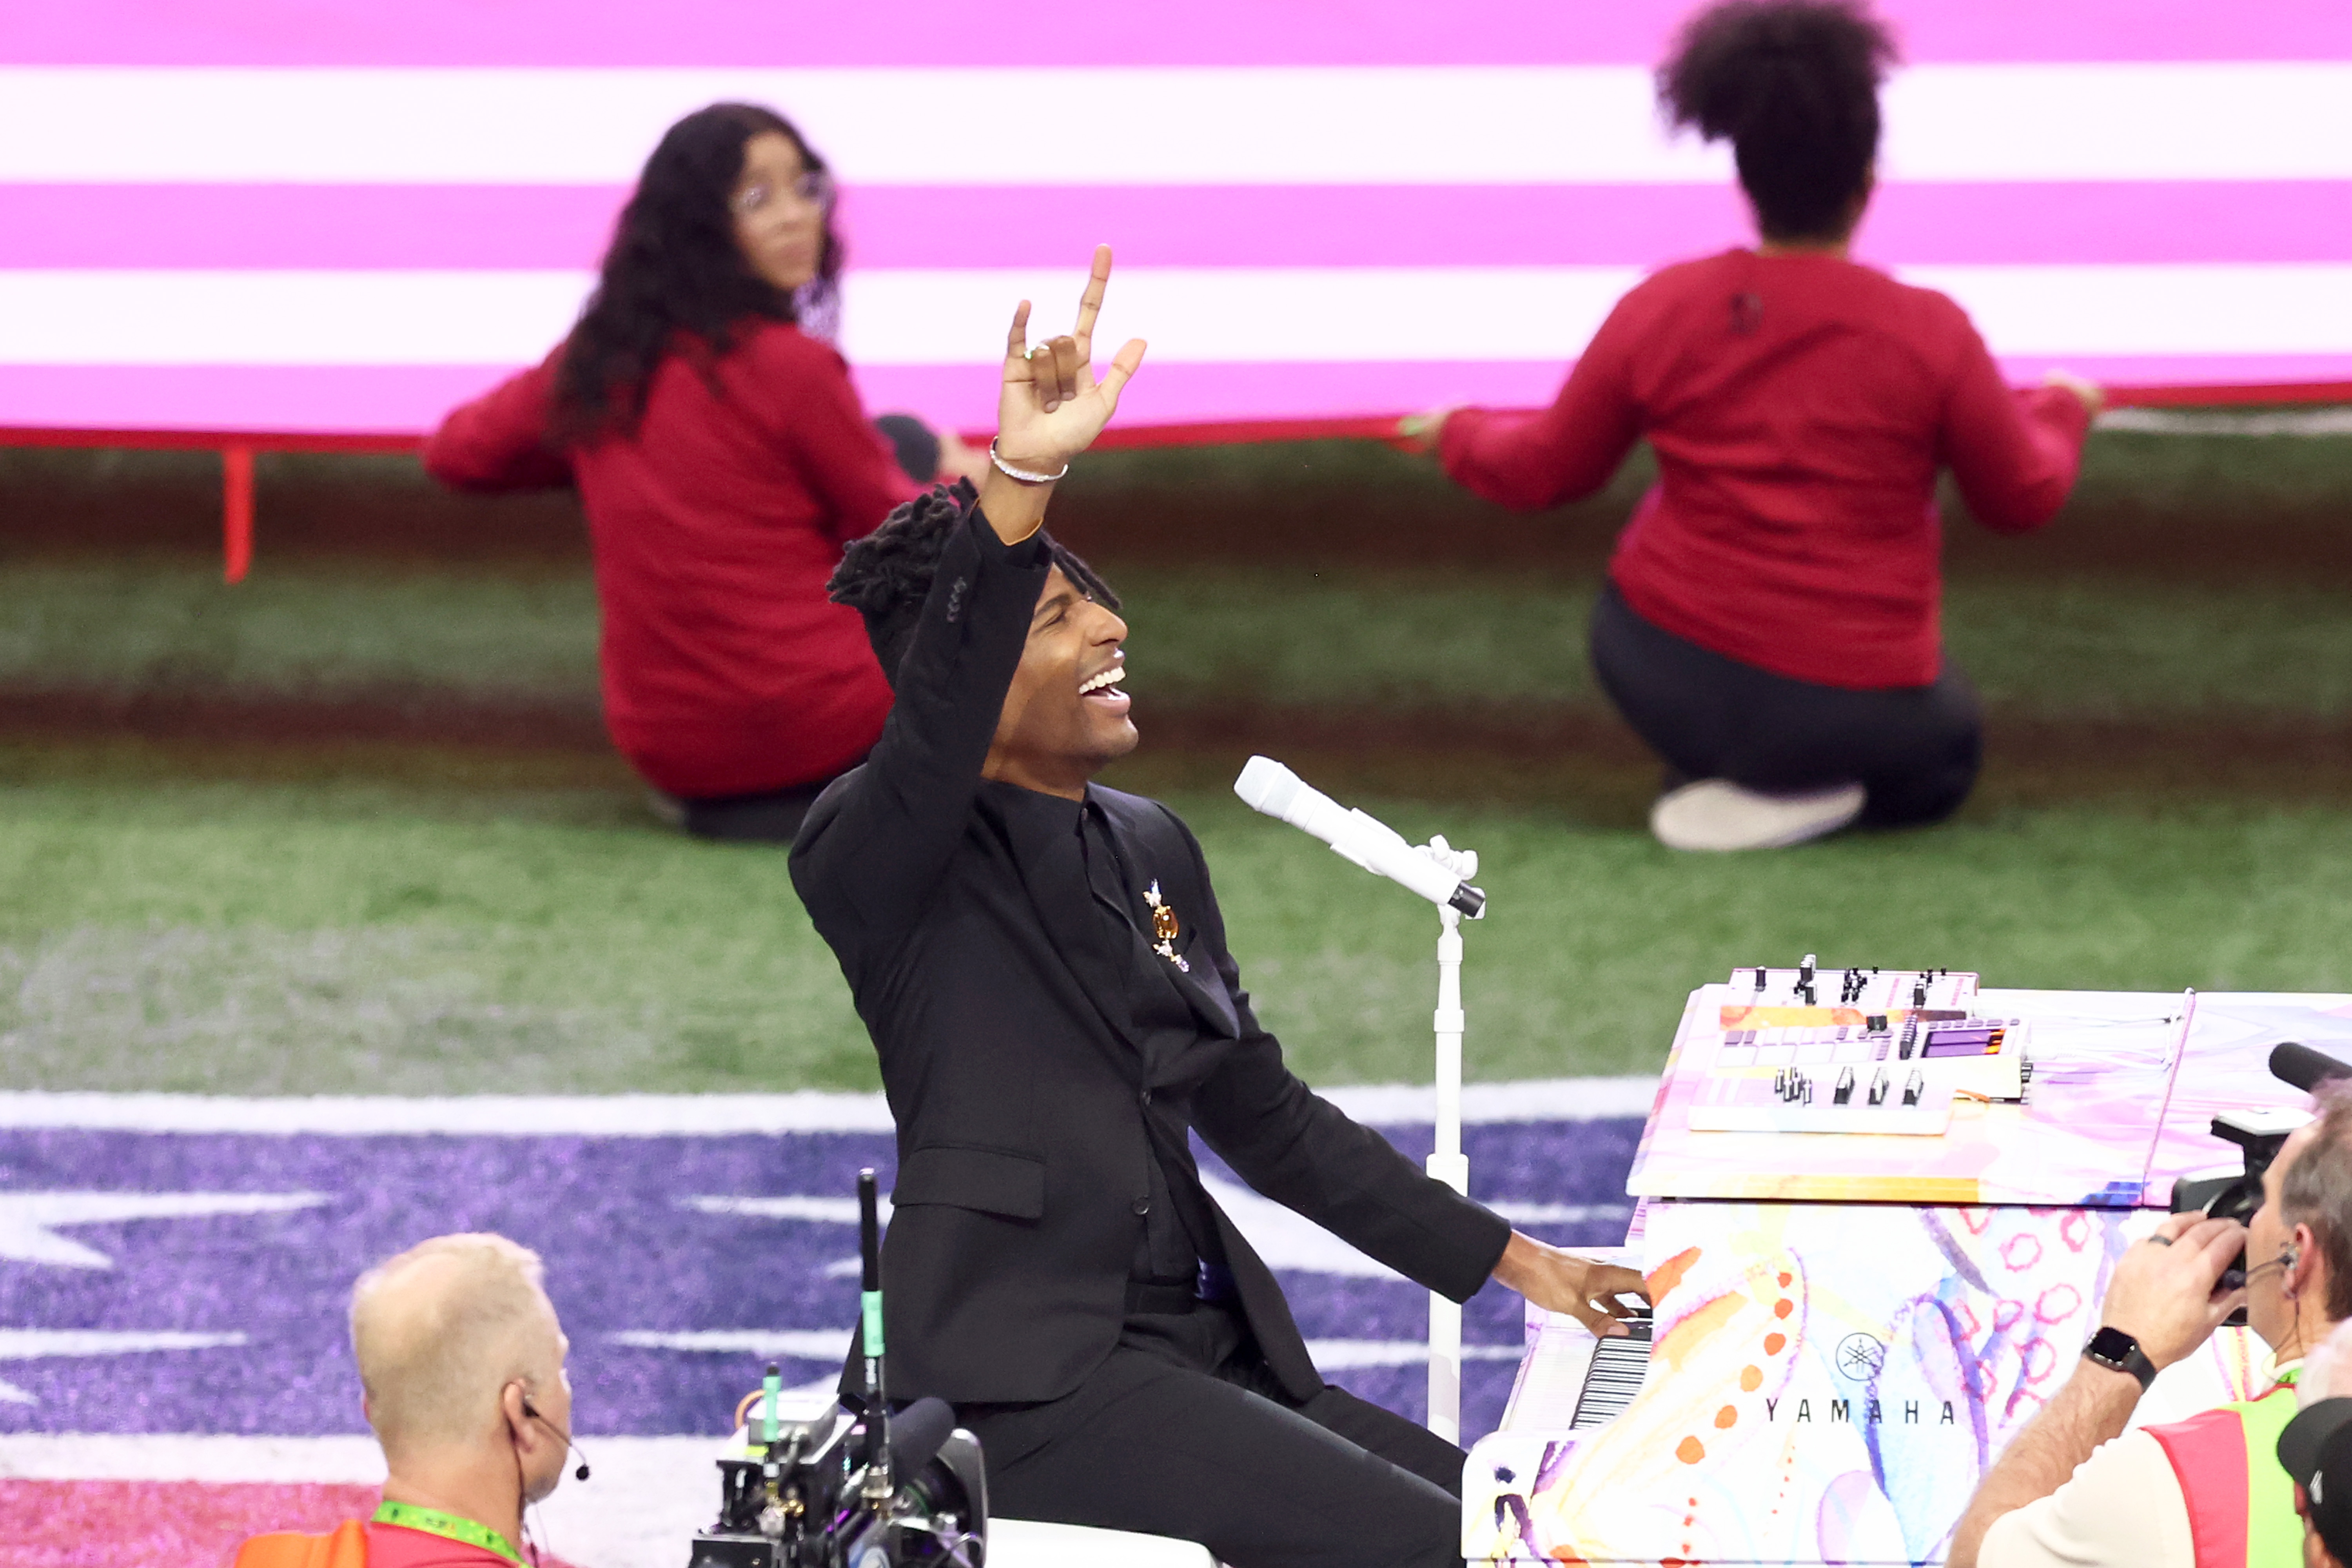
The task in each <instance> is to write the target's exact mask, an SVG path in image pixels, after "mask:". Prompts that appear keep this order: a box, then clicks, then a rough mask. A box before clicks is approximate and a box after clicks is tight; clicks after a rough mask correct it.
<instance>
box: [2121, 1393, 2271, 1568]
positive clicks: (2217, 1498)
mask: <svg viewBox="0 0 2352 1568" xmlns="http://www.w3.org/2000/svg"><path fill="white" fill-rule="evenodd" d="M2294 1412H2295V1395H2294V1386H2293V1385H2292V1384H2284V1383H2281V1384H2273V1386H2272V1387H2271V1388H2270V1389H2269V1391H2268V1392H2266V1393H2264V1394H2263V1396H2262V1397H2261V1398H2259V1399H2250V1400H2247V1401H2246V1402H2245V1403H2243V1404H2242V1405H2222V1406H2221V1407H2220V1408H2219V1409H2215V1410H2208V1411H2205V1412H2204V1413H2203V1414H2201V1415H2192V1416H2190V1417H2189V1419H2188V1420H2186V1421H2174V1422H2170V1423H2168V1424H2167V1425H2165V1426H2150V1427H2148V1428H2147V1435H2148V1436H2151V1437H2153V1438H2155V1439H2156V1440H2157V1442H2158V1445H2160V1446H2161V1447H2163V1449H2164V1457H2165V1458H2168V1459H2169V1460H2171V1461H2172V1473H2173V1475H2174V1476H2175V1477H2176V1478H2178V1479H2179V1482H2180V1497H2181V1500H2182V1501H2183V1502H2185V1503H2187V1504H2188V1505H2189V1539H2190V1540H2192V1541H2193V1542H2195V1543H2196V1546H2197V1568H2301V1565H2302V1563H2303V1521H2302V1520H2301V1519H2299V1518H2297V1517H2296V1516H2295V1511H2294V1480H2293V1479H2291V1478H2290V1477H2289V1476H2288V1475H2287V1473H2286V1469H2285V1468H2284V1466H2282V1465H2281V1464H2280V1463H2279V1462H2278V1440H2279V1434H2280V1433H2281V1432H2284V1430H2286V1424H2287V1423H2288V1422H2289V1421H2292V1420H2293V1419H2294Z"/></svg>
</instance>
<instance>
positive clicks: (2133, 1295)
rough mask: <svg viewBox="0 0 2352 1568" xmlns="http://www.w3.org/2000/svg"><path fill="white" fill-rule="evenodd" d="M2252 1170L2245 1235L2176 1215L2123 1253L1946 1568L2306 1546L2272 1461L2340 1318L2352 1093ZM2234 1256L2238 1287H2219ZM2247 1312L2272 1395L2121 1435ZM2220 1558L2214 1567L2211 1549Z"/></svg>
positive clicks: (2148, 1563)
mask: <svg viewBox="0 0 2352 1568" xmlns="http://www.w3.org/2000/svg"><path fill="white" fill-rule="evenodd" d="M2325 1103H2326V1109H2325V1110H2324V1112H2323V1113H2322V1115H2321V1116H2320V1118H2319V1120H2318V1121H2315V1122H2313V1123H2311V1124H2310V1125H2309V1126H2307V1127H2304V1128H2302V1129H2300V1130H2298V1131H2296V1132H2295V1133H2294V1136H2293V1137H2291V1138H2289V1139H2288V1140H2287V1141H2286V1143H2285V1145H2284V1147H2283V1148H2282V1149H2281V1150H2280V1151H2279V1152H2278V1156H2277V1157H2276V1158H2275V1159H2273V1161H2272V1162H2271V1165H2270V1168H2269V1170H2268V1171H2267V1172H2265V1173H2264V1174H2263V1205H2262V1207H2261V1208H2260V1209H2258V1210H2257V1211H2256V1212H2255V1214H2254V1215H2253V1217H2252V1220H2251V1221H2250V1222H2249V1223H2248V1224H2247V1225H2246V1226H2243V1227H2241V1226H2238V1225H2237V1224H2235V1223H2234V1222H2232V1221H2229V1220H2218V1219H2207V1218H2205V1217H2203V1216H2201V1215H2195V1214H2185V1215H2172V1216H2171V1217H2169V1218H2168V1219H2167V1220H2165V1222H2164V1223H2163V1224H2162V1225H2161V1226H2158V1229H2157V1233H2156V1235H2154V1236H2153V1237H2148V1238H2147V1240H2145V1241H2141V1242H2139V1243H2137V1244H2136V1245H2134V1246H2132V1247H2129V1248H2127V1249H2126V1251H2125V1253H2124V1255H2123V1258H2122V1259H2121V1260H2120V1261H2119V1262H2118V1263H2117V1264H2116V1270H2115V1276H2114V1278H2113V1279H2111V1280H2110V1281H2109V1283H2108V1286H2107V1294H2106V1299H2105V1300H2104V1301H2103V1302H2102V1303H2101V1307H2100V1315H2099V1321H2100V1323H2101V1324H2102V1328H2101V1330H2100V1332H2099V1334H2098V1335H2097V1336H2095V1338H2094V1339H2093V1340H2092V1342H2091V1343H2090V1345H2089V1346H2088V1347H2086V1348H2085V1350H2084V1360H2083V1362H2082V1364H2081V1365H2079V1366H2077V1367H2076V1368H2075V1370H2074V1375H2073V1376H2072V1377H2071V1378H2069V1379H2068V1380H2067V1382H2066V1384H2065V1385H2064V1386H2063V1387H2062V1388H2061V1389H2059V1391H2058V1392H2057V1394H2055V1395H2053V1397H2052V1398H2051V1400H2050V1403H2049V1404H2048V1405H2046V1406H2044V1407H2043V1409H2042V1414H2041V1415H2038V1416H2036V1417H2035V1418H2034V1420H2033V1422H2032V1425H2031V1426H2027V1427H2026V1428H2025V1430H2024V1431H2022V1432H2021V1433H2020V1434H2019V1435H2018V1436H2017V1438H2016V1440H2015V1441H2014V1442H2012V1443H2011V1445H2010V1447H2009V1449H2008V1451H2007V1452H2006V1453H2004V1454H2002V1455H2001V1457H2000V1460H1999V1461H1998V1462H1997V1463H1995V1464H1994V1465H1993V1467H1992V1468H1991V1469H1990V1470H1989V1471H1987V1472H1986V1474H1985V1478H1984V1479H1983V1481H1982V1483H1981V1484H1979V1486H1978V1488H1977V1492H1976V1496H1975V1498H1974V1499H1973V1500H1971V1501H1970V1502H1969V1508H1968V1511H1967V1512H1966V1513H1965V1514H1964V1515H1962V1516H1961V1519H1960V1522H1959V1526H1958V1530H1957V1531H1955V1532H1954V1535H1953V1540H1952V1551H1951V1555H1950V1557H1949V1559H1948V1564H1949V1568H1977V1565H1978V1564H1982V1565H1983V1568H2044V1565H2049V1564H2058V1563H2065V1564H2070V1565H2074V1568H2082V1565H2084V1564H2114V1565H2116V1568H2126V1565H2129V1568H2190V1565H2191V1564H2195V1565H2197V1568H2206V1565H2207V1564H2209V1563H2218V1562H2221V1561H2222V1560H2224V1559H2225V1558H2226V1559H2227V1560H2228V1561H2230V1562H2232V1563H2242V1564H2243V1563H2284V1562H2289V1561H2292V1560H2293V1554H2297V1553H2300V1552H2301V1551H2302V1544H2301V1542H2302V1538H2303V1527H2302V1525H2301V1523H2300V1522H2299V1521H2297V1519H2296V1517H2295V1514H2296V1510H2295V1496H2294V1484H2293V1483H2292V1482H2291V1481H2290V1479H2288V1477H2287V1474H2286V1471H2285V1470H2284V1468H2282V1467H2281V1465H2280V1464H2279V1462H2278V1460H2277V1458H2275V1457H2274V1456H2275V1454H2276V1451H2277V1446H2278V1439H2279V1436H2280V1434H2281V1432H2282V1431H2283V1430H2284V1428H2285V1426H2286V1425H2287V1422H2288V1420H2289V1419H2290V1418H2291V1417H2292V1416H2293V1415H2294V1413H2295V1401H2294V1393H2293V1390H2292V1387H2291V1385H2292V1384H2293V1383H2294V1380H2295V1376H2296V1373H2297V1369H2298V1368H2299V1366H2300V1364H2301V1363H2302V1359H2303V1356H2304V1354H2305V1352H2306V1351H2308V1350H2310V1349H2312V1348H2313V1347H2314V1346H2316V1345H2318V1344H2320V1343H2322V1342H2325V1341H2326V1338H2327V1335H2328V1331H2329V1330H2330V1329H2331V1328H2332V1327H2333V1326H2334V1325H2335V1324H2336V1323H2337V1322H2339V1321H2342V1320H2344V1319H2345V1318H2347V1317H2352V1099H2347V1098H2337V1097H2331V1098H2329V1099H2328V1100H2326V1102H2325ZM2241 1247H2243V1248H2244V1251H2245V1253H2246V1256H2247V1258H2248V1259H2249V1261H2250V1263H2251V1265H2252V1266H2251V1267H2250V1268H2248V1269H2247V1276H2246V1283H2245V1286H2244V1288H2243V1289H2237V1290H2228V1291H2223V1290H2221V1289H2220V1286H2221V1276H2222V1273H2223V1271H2224V1270H2226V1269H2227V1268H2229V1267H2230V1266H2231V1260H2232V1259H2233V1258H2236V1257H2237V1255H2238V1252H2239V1250H2240V1248H2241ZM2241 1304H2242V1305H2243V1306H2244V1307H2245V1309H2246V1319H2247V1321H2248V1323H2249V1324H2250V1325H2251V1326H2252V1329H2253V1331H2254V1332H2255V1333H2257V1334H2259V1335H2261V1336H2262V1338H2263V1341H2264V1342H2266V1343H2267V1344H2268V1345H2269V1346H2270V1348H2271V1352H2272V1354H2273V1357H2274V1358H2275V1361H2276V1365H2277V1373H2276V1376H2277V1380H2278V1381H2277V1383H2276V1384H2273V1386H2272V1387H2271V1388H2270V1389H2269V1390H2267V1391H2266V1392H2265V1393H2264V1394H2263V1395H2262V1396H2261V1397H2260V1398H2257V1399H2252V1400H2249V1401H2247V1402H2245V1403H2244V1404H2241V1405H2222V1406H2221V1407H2220V1408H2218V1409H2214V1410H2209V1411H2206V1412H2204V1413H2203V1414H2202V1415H2195V1416H2192V1417H2190V1418H2189V1419H2188V1420H2186V1421H2178V1422H2173V1423H2170V1424H2169V1425H2167V1426H2147V1427H2143V1428H2141V1429H2139V1430H2137V1431H2135V1432H2129V1433H2126V1431H2125V1430H2124V1426H2125V1424H2126V1422H2127V1421H2129V1420H2130V1418H2131V1414H2132V1410H2133V1408H2134V1406H2136V1405H2137V1404H2138V1403H2139V1396H2140V1394H2141V1393H2142V1391H2143V1390H2145V1389H2146V1387H2147V1384H2148V1383H2149V1381H2150V1380H2152V1379H2153V1378H2154V1377H2155V1376H2156V1373H2158V1371H2159V1370H2160V1369H2162V1368H2164V1367H2167V1366H2169V1365H2171V1364H2172V1363H2175V1362H2177V1361H2180V1360H2182V1359H2184V1358H2186V1357H2187V1356H2189V1354H2191V1353H2192V1352H2195V1351H2196V1350H2197V1349H2198V1347H2200V1345H2202V1344H2203V1343H2204V1342H2205V1341H2206V1340H2207V1338H2208V1337H2210V1335H2211V1333H2212V1331H2214V1329H2215V1328H2217V1327H2219V1326H2220V1325H2221V1321H2222V1320H2223V1319H2225V1318H2227V1317H2228V1316H2229V1315H2230V1314H2231V1312H2232V1311H2235V1310H2237V1308H2238V1307H2239V1306H2240V1305H2241ZM2217 1552H2218V1553H2219V1555H2216V1553H2217Z"/></svg>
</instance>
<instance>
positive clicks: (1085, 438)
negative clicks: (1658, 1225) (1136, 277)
mask: <svg viewBox="0 0 2352 1568" xmlns="http://www.w3.org/2000/svg"><path fill="white" fill-rule="evenodd" d="M1109 281H1110V247H1109V246H1108V245H1098V246H1097V247H1095V266H1094V273H1093V275H1092V276H1091V277H1089V278H1088V279H1087V289H1086V292H1085V293H1084V294H1082V295H1080V296H1079V297H1078V320H1077V324H1076V326H1075V327H1073V328H1071V329H1070V335H1069V336H1067V337H1063V338H1051V339H1048V340H1047V341H1045V342H1042V343H1039V344H1038V345H1037V346H1036V347H1035V348H1034V349H1033V348H1030V347H1028V346H1027V345H1028V330H1029V301H1028V300H1022V301H1021V307H1020V309H1018V310H1014V311H1013V331H1012V332H1011V334H1010V335H1008V336H1007V337H1006V339H1005V341H1004V386H1003V391H1002V393H1000V394H999V395H998V397H997V403H996V450H997V455H998V456H999V457H1001V458H1003V459H1004V461H1005V462H1007V463H1009V464H1011V465H1012V466H1013V467H1014V468H1024V469H1027V470H1029V471H1030V472H1032V473H1043V474H1051V473H1056V472H1058V471H1059V470H1060V469H1061V468H1062V466H1063V465H1064V464H1065V463H1067V462H1068V461H1069V460H1070V459H1071V458H1073V457H1075V456H1076V455H1077V454H1078V453H1080V452H1083V451H1085V450H1086V449H1087V447H1089V446H1091V445H1092V444H1093V442H1094V438H1095V437H1097V436H1099V435H1101V434H1102V428H1103V426H1105V425H1108V424H1109V423H1110V416H1111V415H1112V413H1113V412H1114V411H1116V410H1117V409H1118V394H1119V389H1120V388H1122V387H1124V386H1125V385H1126V384H1127V382H1128V378H1129V376H1131V375H1133V374H1135V372H1136V367H1137V366H1139V365H1140V364H1141V363H1143V349H1144V343H1143V340H1142V339H1141V338H1130V339H1129V340H1128V342H1127V346H1126V347H1124V348H1122V349H1120V350H1119V351H1118V354H1117V356H1115V357H1114V358H1113V359H1112V360H1111V362H1110V367H1109V368H1108V370H1107V371H1105V372H1104V373H1103V377H1102V379H1101V380H1100V381H1097V380H1096V379H1095V374H1094V366H1093V363H1092V362H1093V358H1094V335H1095V317H1096V316H1097V315H1098V314H1099V313H1100V312H1101V310H1102V302H1103V286H1104V285H1105V284H1107V283H1108V282H1109Z"/></svg>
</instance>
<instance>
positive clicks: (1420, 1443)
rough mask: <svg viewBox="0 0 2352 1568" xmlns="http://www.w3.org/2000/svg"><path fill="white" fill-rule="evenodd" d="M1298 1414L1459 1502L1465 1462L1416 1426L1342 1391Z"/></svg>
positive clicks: (1300, 1409) (1455, 1447) (1454, 1448)
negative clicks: (1410, 1473)
mask: <svg viewBox="0 0 2352 1568" xmlns="http://www.w3.org/2000/svg"><path fill="white" fill-rule="evenodd" d="M1298 1413H1299V1414H1300V1415H1304V1416H1306V1417H1307V1419H1308V1420H1309V1421H1312V1422H1314V1423H1315V1425H1317V1426H1320V1427H1322V1428H1323V1429H1324V1430H1325V1431H1327V1432H1336V1433H1338V1434H1339V1436H1342V1437H1345V1438H1346V1439H1348V1441H1349V1442H1350V1443H1353V1444H1354V1445H1356V1447H1359V1448H1361V1449H1363V1450H1364V1451H1365V1452H1366V1453H1368V1454H1377V1455H1379V1456H1380V1457H1381V1458H1383V1459H1386V1460H1387V1461H1388V1462H1389V1463H1390V1464H1391V1465H1394V1466H1395V1467H1396V1468H1399V1469H1401V1470H1409V1471H1411V1472H1412V1474H1414V1475H1416V1476H1419V1477H1420V1478H1421V1479H1423V1480H1425V1481H1427V1482H1429V1484H1430V1485H1432V1486H1434V1487H1440V1488H1443V1489H1444V1491H1445V1493H1446V1495H1447V1496H1449V1497H1451V1498H1452V1499H1453V1500H1454V1501H1455V1503H1457V1504H1458V1503H1460V1502H1461V1500H1462V1466H1463V1464H1464V1462H1465V1460H1467V1458H1469V1456H1468V1455H1466V1454H1465V1453H1464V1452H1463V1451H1462V1449H1461V1447H1459V1446H1458V1445H1456V1444H1453V1443H1449V1442H1447V1441H1446V1440H1445V1439H1444V1438H1443V1437H1441V1436H1438V1435H1437V1434H1436V1433H1434V1432H1433V1431H1431V1430H1430V1429H1429V1428H1428V1427H1426V1426H1422V1425H1421V1424H1420V1423H1419V1422H1415V1421H1408V1420H1406V1419H1405V1418H1404V1417H1403V1416H1402V1415H1398V1414H1397V1413H1396V1412H1395V1411H1393V1410H1386V1409H1383V1408H1381V1406H1380V1405H1374V1404H1373V1403H1371V1401H1370V1400H1368V1399H1359V1398H1357V1397H1356V1396H1355V1395H1354V1394H1350V1393H1349V1392H1348V1391H1347V1390H1346V1389H1344V1388H1327V1389H1325V1390H1324V1391H1323V1392H1322V1393H1320V1394H1317V1395H1316V1396H1315V1397H1314V1398H1312V1399H1310V1400H1308V1401H1307V1403H1306V1404H1304V1405H1300V1406H1299V1407H1298Z"/></svg>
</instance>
